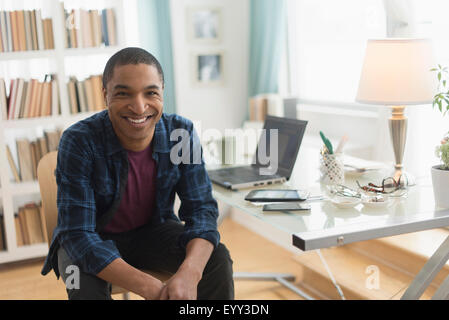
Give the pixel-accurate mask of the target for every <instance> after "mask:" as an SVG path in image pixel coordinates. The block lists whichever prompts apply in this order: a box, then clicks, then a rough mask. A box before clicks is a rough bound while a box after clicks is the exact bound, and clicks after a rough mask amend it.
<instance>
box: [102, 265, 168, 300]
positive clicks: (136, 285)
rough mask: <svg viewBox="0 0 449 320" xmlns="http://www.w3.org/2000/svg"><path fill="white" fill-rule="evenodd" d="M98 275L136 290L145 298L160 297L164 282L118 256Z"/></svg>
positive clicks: (123, 286) (125, 287) (132, 290)
mask: <svg viewBox="0 0 449 320" xmlns="http://www.w3.org/2000/svg"><path fill="white" fill-rule="evenodd" d="M97 277H99V278H101V279H103V280H105V281H107V282H109V283H112V284H115V285H118V286H120V287H122V288H124V289H127V290H129V291H131V292H134V293H136V294H138V295H140V296H142V297H144V298H145V299H158V298H159V294H160V290H161V288H162V287H163V284H162V282H161V281H160V280H158V279H156V278H154V277H152V276H151V275H149V274H147V273H145V272H142V271H140V270H139V269H136V268H134V267H133V266H131V265H129V264H128V263H126V262H125V261H124V260H123V259H121V258H117V259H115V260H114V261H112V262H111V263H110V264H109V265H107V266H106V267H105V268H104V269H103V270H101V271H100V272H99V273H98V274H97Z"/></svg>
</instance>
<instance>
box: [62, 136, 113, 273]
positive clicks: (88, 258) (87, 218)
mask: <svg viewBox="0 0 449 320" xmlns="http://www.w3.org/2000/svg"><path fill="white" fill-rule="evenodd" d="M88 141H89V139H88V137H85V136H81V137H80V136H78V135H77V134H75V133H72V132H71V131H70V130H66V131H65V132H64V134H63V136H62V138H61V141H60V144H59V148H58V164H57V168H56V182H57V185H58V196H57V205H58V227H59V228H60V235H59V243H60V245H61V246H62V247H63V248H64V249H65V251H66V252H67V254H68V256H69V257H70V258H71V260H72V261H73V263H74V264H76V265H77V266H78V267H79V268H80V269H81V270H82V271H83V272H86V273H90V274H97V273H99V272H100V271H101V270H103V269H104V268H105V267H106V266H107V265H108V264H110V263H111V262H112V261H113V260H115V259H116V258H119V257H120V254H119V252H118V250H117V248H116V247H115V245H114V243H113V242H112V241H111V240H108V241H103V240H102V239H101V238H100V236H99V234H98V233H97V232H96V231H95V226H96V206H95V198H94V190H93V187H92V184H91V181H90V177H91V174H92V168H93V165H92V164H93V150H92V149H91V148H90V147H89V144H88Z"/></svg>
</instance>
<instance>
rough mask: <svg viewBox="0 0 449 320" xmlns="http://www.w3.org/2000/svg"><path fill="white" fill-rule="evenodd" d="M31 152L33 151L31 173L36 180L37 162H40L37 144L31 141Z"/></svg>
mask: <svg viewBox="0 0 449 320" xmlns="http://www.w3.org/2000/svg"><path fill="white" fill-rule="evenodd" d="M30 151H31V171H32V173H33V180H35V179H36V177H37V174H36V171H37V170H36V169H37V162H38V161H39V159H38V158H39V155H38V152H37V143H36V141H31V142H30Z"/></svg>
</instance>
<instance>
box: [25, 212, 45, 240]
mask: <svg viewBox="0 0 449 320" xmlns="http://www.w3.org/2000/svg"><path fill="white" fill-rule="evenodd" d="M23 210H24V215H25V217H26V218H25V220H26V228H27V234H28V237H29V243H30V244H35V243H42V242H45V238H44V234H43V230H42V221H41V216H40V212H39V208H38V206H37V205H36V204H35V203H27V204H26V205H25V206H24V209H23Z"/></svg>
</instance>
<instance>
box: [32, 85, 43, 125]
mask: <svg viewBox="0 0 449 320" xmlns="http://www.w3.org/2000/svg"><path fill="white" fill-rule="evenodd" d="M43 87H44V86H43V83H42V82H39V81H37V82H36V95H35V99H36V100H35V101H34V103H33V108H32V109H31V117H33V118H34V117H39V113H40V110H41V103H42V90H43Z"/></svg>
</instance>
